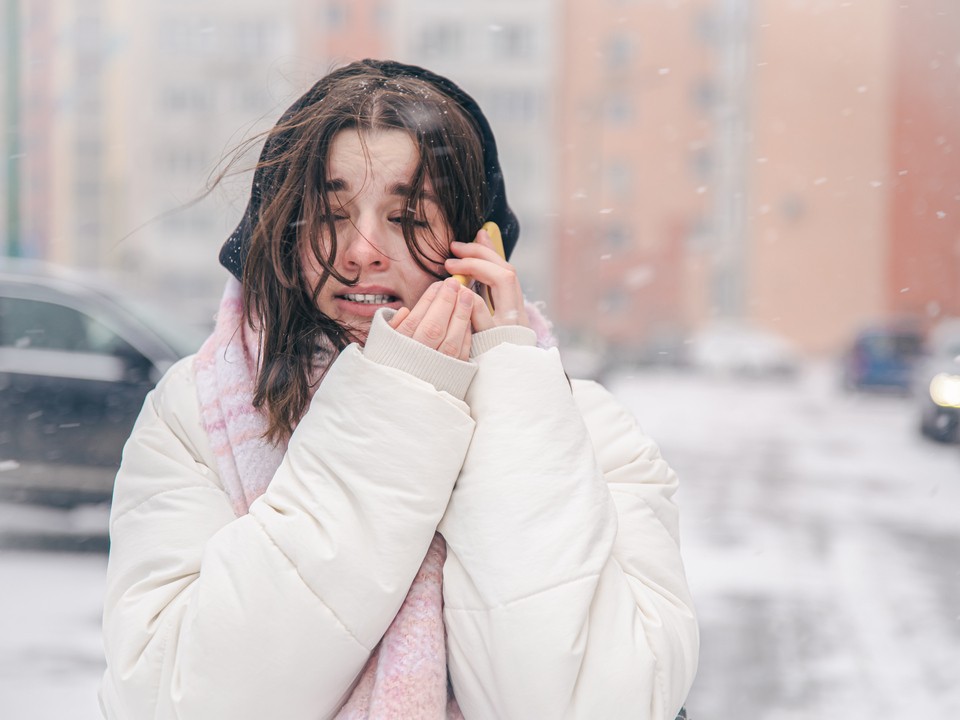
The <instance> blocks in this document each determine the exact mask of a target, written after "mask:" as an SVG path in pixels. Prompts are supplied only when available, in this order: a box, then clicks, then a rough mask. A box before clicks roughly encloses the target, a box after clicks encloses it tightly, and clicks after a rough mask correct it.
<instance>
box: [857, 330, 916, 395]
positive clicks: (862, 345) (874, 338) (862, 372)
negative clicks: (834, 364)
mask: <svg viewBox="0 0 960 720" xmlns="http://www.w3.org/2000/svg"><path fill="white" fill-rule="evenodd" d="M923 348H924V343H923V336H922V335H921V334H920V332H919V331H916V330H912V329H900V328H873V329H869V330H864V331H862V332H860V333H859V334H858V335H857V336H856V338H855V339H854V341H853V344H852V346H851V347H850V349H849V350H848V351H847V353H846V355H845V357H844V363H843V382H844V387H846V388H847V389H849V390H877V391H891V392H897V393H902V394H908V393H910V391H911V389H912V385H913V381H914V378H915V377H916V369H917V364H918V363H919V362H920V360H921V359H922V357H923Z"/></svg>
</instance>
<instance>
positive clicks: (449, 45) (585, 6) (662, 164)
mask: <svg viewBox="0 0 960 720" xmlns="http://www.w3.org/2000/svg"><path fill="white" fill-rule="evenodd" d="M8 7H11V8H12V7H17V8H19V11H20V12H19V18H18V19H17V20H16V24H17V25H18V27H19V32H15V33H12V34H11V33H10V32H9V28H8V32H7V33H6V34H5V36H4V37H5V41H6V45H7V47H10V46H11V42H10V39H11V38H13V39H15V40H16V41H17V42H16V44H17V46H18V47H17V48H15V49H16V50H18V53H17V54H16V57H17V58H18V60H17V63H11V62H8V63H7V64H6V67H5V79H6V81H7V82H6V85H7V88H8V92H7V93H6V94H5V99H4V103H5V107H4V111H5V113H7V117H8V121H7V122H8V125H10V124H11V123H14V122H16V123H17V124H18V128H19V131H20V132H19V134H16V138H17V140H18V142H19V145H18V146H17V147H14V145H12V144H11V143H10V140H11V139H12V138H13V137H14V134H12V133H11V132H10V131H11V128H10V127H8V128H7V133H6V134H5V135H6V138H7V140H8V142H7V143H6V144H5V146H4V149H5V150H6V151H7V153H6V154H7V156H8V167H10V168H12V169H14V170H16V172H15V173H11V172H9V171H8V172H7V173H6V174H5V175H4V181H3V182H7V180H6V179H7V178H12V180H11V183H12V185H11V187H10V188H3V189H4V197H6V196H7V194H8V193H7V190H8V189H9V190H10V193H11V194H12V195H15V196H17V197H19V203H18V204H17V205H16V207H17V208H18V209H19V213H18V214H14V215H12V214H11V213H9V212H8V211H7V207H6V205H5V204H4V205H2V206H0V213H2V214H3V216H2V218H0V219H2V220H3V222H4V226H5V227H7V226H11V224H12V223H17V224H18V228H19V229H18V231H17V238H16V241H17V243H18V246H17V252H19V253H20V254H26V255H33V256H38V257H46V258H49V259H53V260H56V261H58V262H62V263H67V264H71V265H79V266H90V267H101V268H102V267H107V268H114V269H116V270H118V271H120V272H122V273H124V274H125V275H126V276H127V277H128V278H131V279H133V280H134V281H136V282H137V283H138V285H139V286H140V289H141V290H145V291H148V292H149V291H152V292H153V294H156V295H158V296H160V297H170V298H173V301H174V302H175V303H177V306H176V307H175V308H174V309H176V310H178V311H180V312H182V313H183V315H184V316H185V317H187V318H188V319H189V320H190V321H191V322H192V323H194V324H196V325H207V324H209V322H210V318H211V314H212V311H213V309H214V308H215V305H216V301H217V298H218V296H219V293H220V290H221V287H222V284H223V281H224V274H223V272H222V271H221V270H220V269H219V267H218V266H217V263H216V253H217V250H218V248H219V246H220V243H221V242H222V240H223V238H224V237H225V236H226V234H227V233H229V232H230V230H231V229H232V227H233V225H234V224H235V222H236V221H237V219H238V218H239V216H240V214H241V212H242V210H243V207H244V204H245V202H246V198H247V194H248V190H249V182H250V177H249V175H244V176H237V177H234V176H232V175H231V176H229V177H228V178H227V180H226V181H225V182H224V183H223V184H222V185H221V186H219V188H218V189H217V190H216V191H214V192H213V193H212V194H210V195H208V196H207V195H205V191H206V187H207V185H206V183H207V181H208V179H210V178H211V177H213V176H214V175H215V174H216V171H217V170H218V168H222V167H223V165H222V163H221V164H219V165H218V163H220V161H222V160H224V159H225V158H230V157H232V150H233V149H235V148H236V147H238V146H242V143H243V141H244V140H247V139H249V138H251V137H253V138H256V135H257V133H258V132H259V131H261V130H265V129H267V128H268V127H270V126H271V125H272V124H273V122H274V121H275V120H276V118H277V117H278V116H279V114H280V113H281V112H282V110H283V109H284V108H285V107H286V106H287V105H288V104H289V102H290V101H291V100H292V99H293V97H295V96H296V95H297V94H299V93H300V92H302V91H303V90H304V89H306V88H307V87H308V86H309V85H310V84H312V83H313V82H314V81H315V80H316V79H317V78H318V77H319V76H320V75H322V74H323V73H324V72H326V71H327V70H329V69H331V68H332V67H334V66H337V65H340V64H343V63H344V62H348V61H350V60H355V59H359V58H362V57H369V56H380V57H396V58H398V59H400V60H404V61H408V62H414V63H418V64H422V65H425V66H427V67H430V68H432V69H435V70H437V71H438V72H441V73H444V74H447V75H449V76H451V77H452V78H453V79H454V80H456V81H457V82H458V83H459V84H461V85H462V86H463V87H464V89H466V90H467V91H468V92H469V93H470V94H472V95H473V96H474V97H476V99H477V100H478V101H479V102H480V104H481V105H482V106H483V107H484V109H485V111H486V112H487V114H488V115H489V117H490V120H491V123H492V125H493V127H494V130H495V132H496V134H497V138H498V143H499V146H500V154H501V158H502V163H503V167H504V172H505V176H506V181H507V185H508V188H509V192H510V200H511V204H512V205H513V206H514V209H515V210H516V211H517V214H518V215H519V216H520V219H521V223H522V226H523V233H522V237H523V240H522V242H521V243H520V245H519V246H518V248H517V251H516V253H515V255H514V260H515V261H516V264H517V266H518V268H519V271H520V274H521V277H523V278H524V282H525V286H526V289H527V291H528V294H529V295H530V296H531V297H535V298H539V299H545V300H547V301H548V303H549V308H548V314H549V315H550V316H551V317H552V318H553V319H554V320H555V321H556V322H557V325H558V329H559V330H560V331H561V335H562V336H563V338H564V339H565V340H567V341H570V342H576V343H578V344H582V345H586V346H589V347H592V348H594V349H597V350H602V351H609V352H613V353H622V354H625V355H629V356H631V357H636V356H638V355H639V354H643V353H648V352H651V351H656V350H657V349H663V348H666V349H667V350H668V351H669V350H672V349H677V343H678V342H682V341H683V339H684V338H686V337H688V336H689V335H690V334H691V333H692V332H694V331H696V330H697V329H698V328H701V327H703V326H705V325H707V324H709V323H711V322H712V321H713V320H714V319H717V318H731V317H732V318H740V319H744V320H747V321H750V322H752V323H754V324H758V325H760V326H762V327H765V328H767V329H771V330H775V331H777V332H779V333H781V334H783V335H786V336H788V337H791V338H793V339H795V340H797V341H798V342H799V343H800V345H801V346H802V347H803V348H805V349H807V350H809V351H813V352H832V351H835V350H837V349H839V348H840V347H842V346H843V345H844V344H845V343H846V342H847V339H848V338H849V337H850V336H851V335H852V333H853V332H854V331H855V330H856V329H857V328H859V327H860V326H862V325H864V324H868V323H875V322H881V321H884V320H888V319H902V318H913V319H914V320H915V321H917V322H922V323H928V322H931V321H932V320H935V319H936V318H938V317H940V316H943V315H957V314H960V208H958V202H960V164H958V163H957V162H955V161H954V160H953V154H954V153H955V152H956V148H957V146H958V142H960V137H958V132H960V130H958V128H960V90H958V87H960V62H958V59H957V58H958V56H960V19H958V17H960V8H957V7H956V5H955V3H953V2H952V0H923V2H919V1H912V2H904V1H903V0H878V1H877V2H872V1H871V2H868V1H867V0H851V1H849V2H840V0H823V1H820V2H789V3H782V2H772V1H771V2H767V1H766V0H658V1H657V2H642V3H641V2H625V1H623V0H609V1H608V2H604V3H601V4H599V5H598V4H597V3H592V2H586V1H585V0H566V2H565V3H557V2H552V1H551V0H526V2H522V3H520V2H508V1H507V0H490V2H486V3H483V4H476V3H475V4H461V3H456V4H454V3H450V2H445V1H443V0H277V1H276V2H273V3H269V4H268V3H265V2H263V0H229V1H228V0H205V1H204V2H203V3H200V4H197V3H191V2H187V1H186V0H168V2H164V3H130V2H128V1H127V0H29V1H28V0H20V2H19V4H17V3H11V4H9V5H8ZM8 57H11V56H8ZM11 78H14V79H15V80H16V83H15V85H16V86H17V88H16V98H15V99H14V100H13V101H11V100H10V90H11V89H12V88H14V84H11V82H10V81H11ZM14 117H16V118H19V119H18V120H16V121H14V120H12V119H9V118H14ZM243 147H246V149H247V152H246V153H245V154H243V153H241V155H240V160H239V162H238V163H237V164H236V165H235V166H233V168H232V169H234V170H242V169H244V168H247V167H249V166H250V165H251V164H252V163H253V162H254V161H255V159H256V153H257V151H258V149H259V143H258V142H257V141H256V139H254V141H253V142H252V143H250V144H249V145H246V146H243ZM9 242H10V241H9V240H8V243H9ZM9 251H10V250H9V245H8V252H9Z"/></svg>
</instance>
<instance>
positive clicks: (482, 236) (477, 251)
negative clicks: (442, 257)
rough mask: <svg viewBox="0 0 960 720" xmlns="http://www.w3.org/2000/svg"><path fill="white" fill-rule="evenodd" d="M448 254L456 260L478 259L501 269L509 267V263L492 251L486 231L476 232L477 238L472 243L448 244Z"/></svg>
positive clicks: (490, 241)
mask: <svg viewBox="0 0 960 720" xmlns="http://www.w3.org/2000/svg"><path fill="white" fill-rule="evenodd" d="M450 252H452V253H453V254H454V256H455V257H458V258H467V257H473V258H479V259H481V260H489V261H490V262H492V263H494V264H495V265H500V266H501V267H510V263H509V262H507V260H505V259H504V258H503V257H501V256H500V253H498V252H497V251H496V250H495V249H494V247H493V241H492V240H491V239H490V236H489V235H487V231H486V230H481V231H480V232H478V233H477V238H476V240H474V241H473V242H468V243H464V242H456V241H454V242H452V243H450Z"/></svg>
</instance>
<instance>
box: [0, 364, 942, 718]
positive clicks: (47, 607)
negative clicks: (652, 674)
mask: <svg viewBox="0 0 960 720" xmlns="http://www.w3.org/2000/svg"><path fill="white" fill-rule="evenodd" d="M608 386H609V387H610V388H611V390H613V391H614V392H615V393H616V394H617V395H619V396H620V397H621V398H622V399H623V400H624V401H625V402H626V403H627V404H628V405H629V406H630V407H631V408H632V409H633V410H634V412H635V413H636V415H637V416H638V417H639V418H640V420H641V423H642V424H643V426H644V427H645V429H646V430H647V432H648V433H650V434H651V435H652V436H653V437H654V438H656V439H657V441H658V442H659V444H660V446H661V448H662V450H663V453H664V455H665V457H666V458H667V459H668V460H669V461H670V462H671V464H673V466H674V467H675V468H676V469H677V471H678V472H679V473H680V476H681V481H682V484H683V485H682V490H681V493H680V497H679V499H680V502H681V506H682V522H683V542H684V555H685V557H686V561H687V571H688V575H689V577H690V582H691V585H692V587H693V590H694V594H695V597H696V600H697V606H698V611H699V614H700V618H701V628H702V653H701V667H700V675H699V677H698V679H697V683H696V685H695V687H694V690H693V692H692V694H691V696H690V699H689V702H688V710H689V711H690V714H691V717H692V718H694V719H695V720H754V719H756V720H801V719H802V720H820V719H821V718H843V719H844V720H878V719H881V718H882V719H883V720H915V719H917V718H928V717H929V718H960V682H958V681H957V678H960V448H957V447H943V446H937V445H934V444H932V443H929V442H927V441H924V440H923V439H922V438H921V437H920V436H919V434H918V433H917V431H916V428H915V418H914V416H913V413H912V408H911V405H910V403H909V401H907V400H905V399H902V398H893V397H871V396H853V395H844V394H842V393H840V392H839V391H838V390H837V389H836V383H834V382H833V378H832V377H831V376H830V374H829V373H828V372H824V371H813V372H810V373H808V374H807V375H805V376H804V377H803V378H802V379H800V380H798V381H797V382H794V383H785V384H784V383H781V384H772V383H769V382H760V381H757V382H748V381H736V380H723V379H718V378H712V377H704V376H694V375H681V374H674V373H667V372H663V373H652V374H651V373H646V374H644V373H636V374H632V375H620V376H618V377H616V378H614V379H612V380H611V381H610V382H609V383H608ZM97 522H102V516H101V517H100V519H98V517H97V516H96V514H95V513H86V514H82V515H77V514H73V515H69V514H68V515H64V514H60V513H54V512H49V511H41V510H37V509H27V508H19V509H10V508H7V509H6V511H4V509H3V508H0V535H3V534H4V533H9V531H10V530H11V528H13V526H14V524H15V523H16V525H17V528H18V531H19V532H24V533H26V534H27V535H28V536H29V535H35V532H34V531H35V529H36V528H37V527H47V528H50V530H51V532H52V533H53V534H55V535H57V536H59V537H60V540H59V541H58V542H59V544H60V545H62V544H63V541H62V537H63V536H64V535H66V534H69V533H71V532H81V531H87V530H89V529H90V527H91V526H92V525H96V523H97ZM105 566H106V563H105V558H104V557H103V556H102V555H97V554H67V553H60V552H50V551H24V550H13V549H5V550H0V586H2V588H3V592H2V593H0V718H3V719H4V720H8V719H9V720H21V719H24V720H25V719H27V718H29V719H30V720H47V719H50V720H54V719H56V720H61V719H62V718H71V720H88V719H91V720H92V719H93V718H97V717H99V714H98V710H97V702H96V696H95V694H96V687H97V683H98V681H99V677H100V674H101V672H102V668H103V660H102V656H101V650H100V637H99V622H100V610H101V608H100V601H101V597H102V593H103V579H104V570H105Z"/></svg>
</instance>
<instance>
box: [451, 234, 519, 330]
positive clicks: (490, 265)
mask: <svg viewBox="0 0 960 720" xmlns="http://www.w3.org/2000/svg"><path fill="white" fill-rule="evenodd" d="M450 250H451V252H453V254H454V255H455V256H456V257H452V258H448V259H447V261H446V262H445V263H444V267H445V268H446V270H447V272H449V273H450V274H459V275H469V276H470V277H472V278H474V279H475V280H477V281H478V282H481V283H483V284H484V285H486V286H487V292H489V293H490V299H491V301H492V303H493V308H494V311H493V315H491V314H490V313H489V311H485V312H483V313H480V314H479V315H480V316H479V317H476V313H475V317H474V323H473V329H474V331H475V332H480V331H481V330H488V329H490V328H492V327H495V326H497V325H523V326H524V327H529V326H530V322H529V320H528V319H527V311H526V309H525V308H524V305H523V291H522V290H521V289H520V280H519V278H517V272H516V270H514V269H513V265H511V264H510V263H508V262H507V261H506V260H504V259H503V258H502V257H500V255H499V254H498V253H497V251H496V250H494V249H493V242H491V240H490V236H489V235H487V231H486V230H481V231H480V232H478V233H477V238H476V240H475V241H474V242H472V243H462V242H453V243H450Z"/></svg>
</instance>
